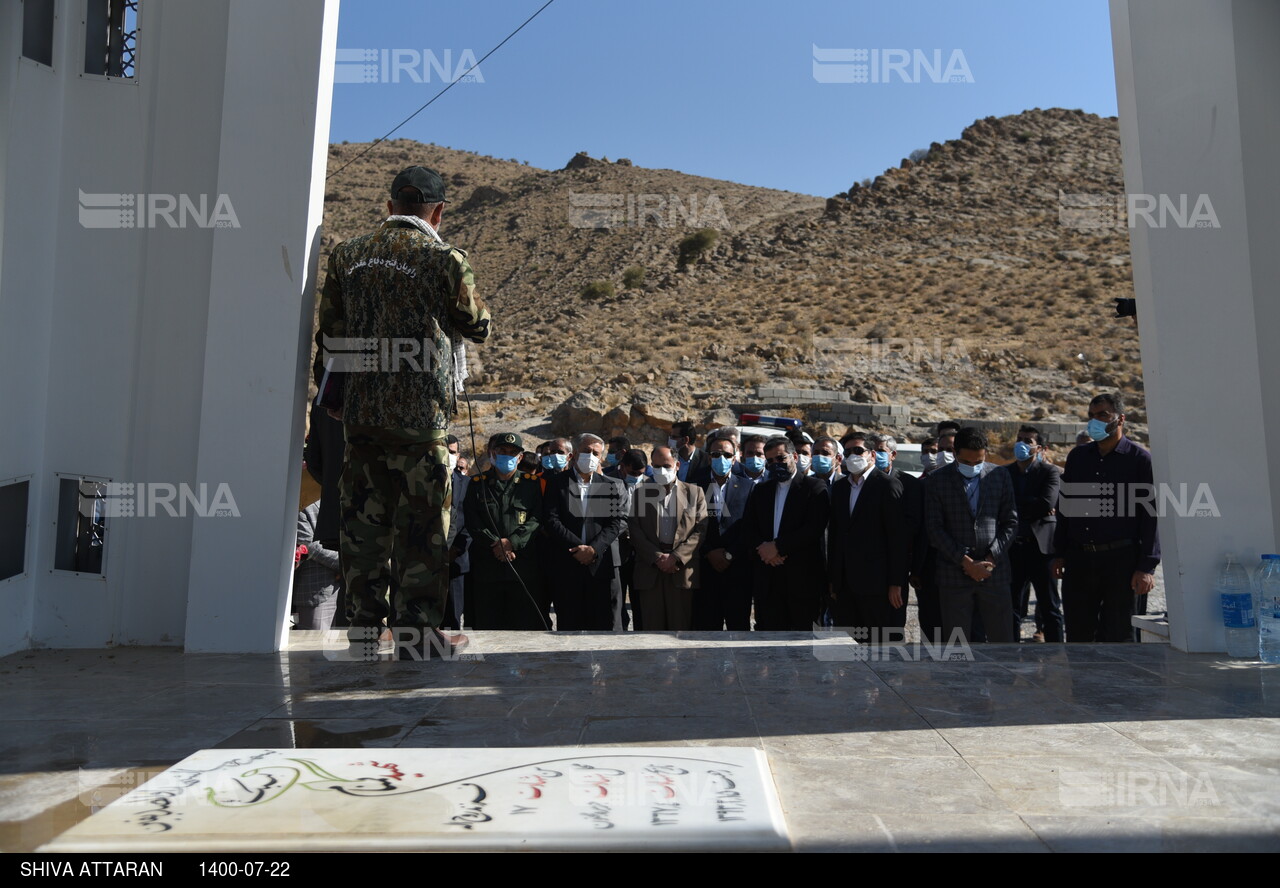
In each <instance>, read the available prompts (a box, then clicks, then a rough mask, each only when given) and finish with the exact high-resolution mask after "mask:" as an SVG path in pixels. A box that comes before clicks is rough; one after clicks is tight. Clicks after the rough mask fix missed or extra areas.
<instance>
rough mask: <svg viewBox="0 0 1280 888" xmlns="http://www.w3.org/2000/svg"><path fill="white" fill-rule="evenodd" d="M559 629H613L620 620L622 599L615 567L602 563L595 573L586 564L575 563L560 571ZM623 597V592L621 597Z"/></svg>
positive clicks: (557, 592) (557, 620)
mask: <svg viewBox="0 0 1280 888" xmlns="http://www.w3.org/2000/svg"><path fill="white" fill-rule="evenodd" d="M555 579H556V583H555V605H556V629H557V630H558V631H560V632H612V631H613V630H614V628H615V621H620V619H621V614H620V613H619V612H618V610H617V609H618V606H619V605H620V604H621V602H620V601H618V600H616V599H615V598H614V596H615V594H618V593H617V590H618V588H619V586H620V584H618V583H615V582H614V570H613V569H612V568H609V567H605V566H601V567H600V569H599V570H598V571H597V572H596V575H595V576H592V575H591V574H590V573H589V572H588V571H587V569H586V568H585V567H583V566H581V565H574V567H573V568H570V569H568V570H565V569H563V568H562V569H561V570H560V571H559V572H557V574H556V577H555ZM618 597H619V598H620V597H621V596H620V595H619V596H618Z"/></svg>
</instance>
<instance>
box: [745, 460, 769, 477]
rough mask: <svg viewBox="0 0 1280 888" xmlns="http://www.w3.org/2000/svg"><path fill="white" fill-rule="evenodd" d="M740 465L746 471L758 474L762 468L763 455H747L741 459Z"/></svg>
mask: <svg viewBox="0 0 1280 888" xmlns="http://www.w3.org/2000/svg"><path fill="white" fill-rule="evenodd" d="M742 465H743V467H744V468H745V469H746V470H747V471H748V472H751V473H752V474H755V475H758V474H760V472H761V471H762V470H763V469H764V457H763V456H748V457H747V458H746V459H744V460H743V461H742Z"/></svg>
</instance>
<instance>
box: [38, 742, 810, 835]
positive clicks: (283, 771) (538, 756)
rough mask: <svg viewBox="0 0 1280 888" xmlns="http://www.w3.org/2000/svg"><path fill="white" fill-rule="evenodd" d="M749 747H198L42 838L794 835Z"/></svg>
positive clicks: (761, 759)
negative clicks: (84, 816) (56, 834)
mask: <svg viewBox="0 0 1280 888" xmlns="http://www.w3.org/2000/svg"><path fill="white" fill-rule="evenodd" d="M789 848H790V843H789V841H788V839H787V834H786V826H785V823H784V822H783V818H782V810H781V808H780V806H779V804H778V798H777V794H776V791H775V789H774V785H773V777H772V775H771V774H770V772H769V766H768V761H767V759H766V758H765V755H764V753H763V752H761V751H760V750H758V749H750V748H738V747H706V748H696V747H680V748H671V747H664V748H643V747H631V748H626V749H571V748H563V747H559V748H534V749H417V748H413V749H409V748H401V749H205V750H201V751H200V752H197V753H195V754H194V755H191V756H189V757H188V758H186V759H184V760H183V761H181V762H179V763H178V764H177V765H175V766H174V767H172V768H170V769H169V770H167V771H165V772H164V773H162V774H160V775H158V776H157V777H155V778H153V779H152V780H150V781H148V782H147V783H146V784H145V785H143V786H141V787H139V788H138V789H135V790H133V791H132V792H129V793H128V794H126V795H124V796H122V797H121V798H119V799H117V800H116V801H115V802H113V803H112V804H110V805H108V806H107V807H106V808H104V809H103V810H102V811H99V812H98V813H96V814H94V815H92V816H90V817H89V818H88V819H86V820H85V821H83V822H82V823H80V824H78V825H77V826H74V827H72V828H71V829H70V830H68V831H67V832H65V833H63V834H62V835H61V836H59V837H58V838H57V839H55V840H54V841H53V842H51V843H49V844H48V845H46V846H44V848H42V849H41V850H42V851H50V852H63V851H66V852H77V851H80V852H106V851H116V852H130V851H142V850H147V851H237V852H238V851H263V852H270V851H276V852H278V851H290V850H300V851H312V850H315V851H319V850H341V851H362V850H363V851H377V850H389V851H416V850H433V849H451V850H471V849H474V850H494V849H496V850H615V849H627V850H652V851H665V850H673V849H726V850H728V849H738V850H746V849H750V850H761V851H765V850H787V849H789Z"/></svg>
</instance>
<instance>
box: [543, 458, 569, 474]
mask: <svg viewBox="0 0 1280 888" xmlns="http://www.w3.org/2000/svg"><path fill="white" fill-rule="evenodd" d="M567 465H569V457H567V456H565V455H564V454H563V453H548V454H547V455H546V456H544V457H543V458H542V467H543V468H544V469H546V470H547V471H548V472H558V471H559V470H560V469H563V468H564V467H565V466H567Z"/></svg>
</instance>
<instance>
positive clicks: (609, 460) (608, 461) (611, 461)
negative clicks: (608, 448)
mask: <svg viewBox="0 0 1280 888" xmlns="http://www.w3.org/2000/svg"><path fill="white" fill-rule="evenodd" d="M604 464H605V468H609V469H612V468H613V467H614V466H616V465H617V464H618V454H616V453H610V454H609V455H608V456H606V457H605V458H604Z"/></svg>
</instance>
